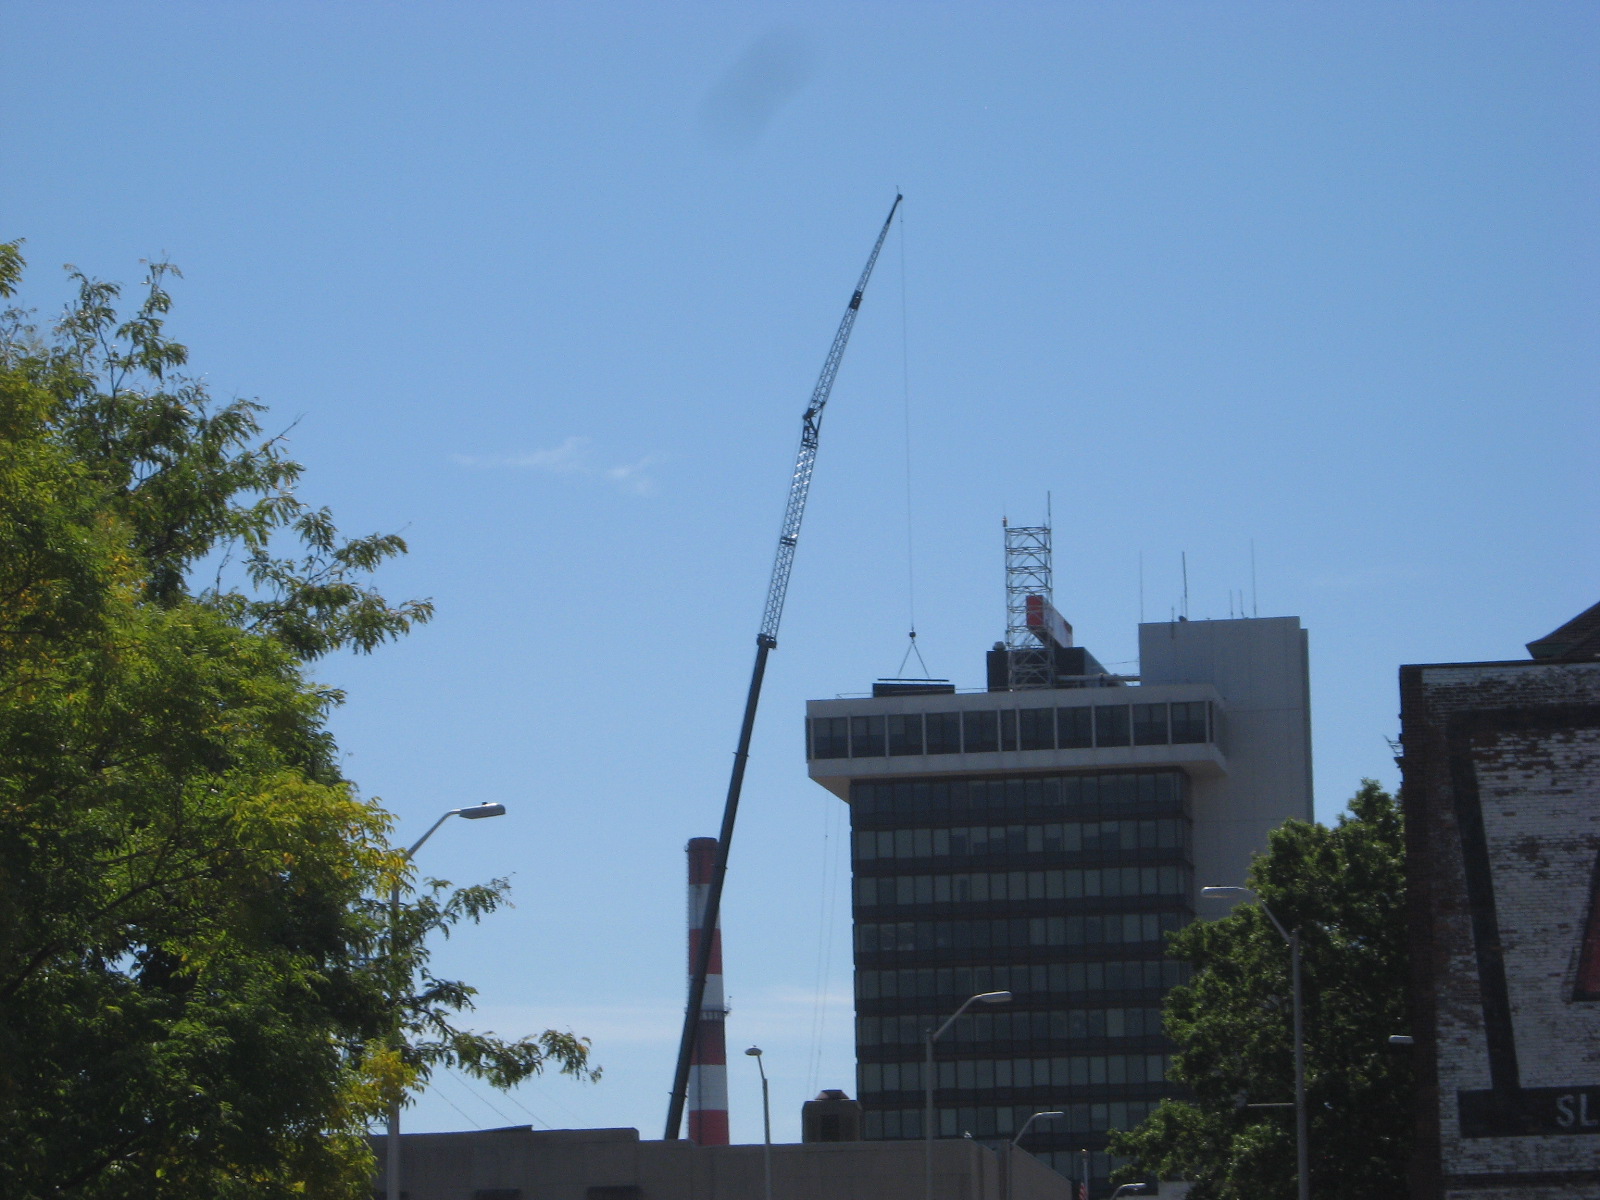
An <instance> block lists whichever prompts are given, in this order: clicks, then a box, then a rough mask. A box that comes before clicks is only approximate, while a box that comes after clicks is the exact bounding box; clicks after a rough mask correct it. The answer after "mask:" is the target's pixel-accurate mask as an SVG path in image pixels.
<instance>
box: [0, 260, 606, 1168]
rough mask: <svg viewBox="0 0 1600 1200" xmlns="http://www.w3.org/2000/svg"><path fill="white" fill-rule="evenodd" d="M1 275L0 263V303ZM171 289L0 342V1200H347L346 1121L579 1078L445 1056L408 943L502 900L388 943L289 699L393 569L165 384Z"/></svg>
mask: <svg viewBox="0 0 1600 1200" xmlns="http://www.w3.org/2000/svg"><path fill="white" fill-rule="evenodd" d="M22 266H23V263H22V258H21V255H20V253H19V248H18V246H17V245H16V244H15V243H12V244H0V296H6V297H9V296H11V295H13V294H14V292H15V289H16V287H17V285H18V282H19V280H20V277H21V271H22ZM172 273H173V272H172V271H171V269H170V268H168V267H165V266H162V265H159V264H158V265H156V266H154V267H152V268H151V270H150V273H149V277H148V279H147V280H146V292H145V295H144V298H143V300H142V302H141V303H140V304H139V306H138V307H137V309H136V310H135V311H134V312H133V314H132V315H131V316H128V317H126V318H125V319H124V318H121V317H119V316H118V314H117V311H116V304H117V300H118V289H117V288H116V287H115V286H114V285H111V284H105V283H100V282H96V281H94V280H91V279H88V278H87V277H84V276H82V275H78V274H74V275H73V279H74V281H75V282H76V284H77V298H76V300H75V302H74V303H73V304H72V305H71V306H70V307H69V309H68V310H67V312H66V314H65V316H64V317H63V318H62V320H61V321H60V322H59V324H58V325H56V327H55V328H54V330H53V332H52V333H51V334H49V335H41V333H40V332H39V331H38V329H36V328H35V327H34V326H32V325H31V324H29V323H28V319H27V314H26V313H24V312H22V311H19V310H16V309H11V310H7V311H6V312H5V313H4V314H3V315H0V1194H3V1195H5V1196H7V1197H16V1198H17V1200H31V1198H33V1197H46V1196H49V1197H69V1196H70V1197H84V1198H86V1200H89V1198H93V1200H100V1198H108V1200H109V1198H113V1197H133V1196H152V1195H161V1196H163V1197H177V1198H187V1197H191V1196H193V1197H207V1198H211V1197H232V1196H240V1197H244V1196H250V1197H274V1196H291V1195H307V1194H310V1195H316V1196H345V1195H348V1196H355V1195H361V1194H363V1193H364V1191H365V1189H366V1186H367V1181H368V1179H369V1178H370V1171H371V1161H370V1154H369V1151H368V1148H367V1144H366V1140H365V1130H366V1126H367V1123H368V1121H369V1120H370V1119H372V1118H373V1117H374V1116H375V1115H377V1114H379V1113H380V1112H382V1111H383V1109H384V1108H385V1107H386V1105H387V1103H388V1102H389V1101H390V1099H391V1098H392V1097H394V1096H395V1095H397V1094H399V1093H400V1092H402V1091H403V1090H404V1089H405V1088H407V1087H409V1086H411V1085H414V1084H415V1083H416V1082H418V1081H419V1080H420V1079H422V1078H424V1077H425V1076H426V1074H427V1072H428V1071H429V1070H430V1069H431V1068H432V1067H433V1066H434V1065H436V1064H438V1063H440V1062H449V1063H454V1064H458V1065H460V1066H461V1067H462V1068H463V1069H465V1070H468V1071H469V1072H473V1073H475V1074H478V1075H480V1076H482V1077H484V1078H486V1079H488V1080H489V1081H490V1082H492V1083H495V1084H497V1085H500V1086H506V1085H509V1084H511V1083H514V1082H516V1081H517V1080H519V1079H522V1078H525V1077H527V1076H528V1075H530V1074H533V1073H535V1072H538V1071H540V1070H542V1069H544V1068H545V1067H546V1066H547V1065H551V1066H556V1067H559V1069H561V1070H562V1071H565V1072H568V1073H571V1074H576V1075H590V1074H592V1072H590V1071H589V1069H588V1067H587V1043H585V1042H584V1041H582V1040H581V1039H578V1038H575V1037H573V1036H572V1035H570V1034H560V1033H555V1032H553V1031H552V1032H547V1033H545V1034H543V1035H540V1036H539V1037H535V1038H527V1039H523V1040H521V1041H516V1042H509V1043H508V1042H505V1041H502V1040H500V1039H497V1038H495V1037H493V1036H492V1035H482V1034H474V1033H470V1032H466V1031H462V1030H459V1029H457V1028H456V1027H455V1026H454V1025H453V1024H452V1023H451V1014H452V1013H455V1012H459V1011H460V1010H462V1009H464V1008H469V1007H470V1005H471V996H472V989H471V988H469V987H467V986H466V985H465V984H461V983H459V982H453V981H445V980H439V979H437V978H435V977H433V976H432V974H431V973H430V972H429V970H428V966H427V950H426V945H425V942H424V935H425V934H426V933H427V932H429V931H431V930H436V929H444V930H446V931H447V930H448V927H449V926H450V925H451V924H453V923H455V922H457V921H460V920H464V919H465V920H476V919H478V918H479V917H481V916H482V915H484V914H486V913H488V912H490V911H492V910H493V909H494V908H495V907H496V906H497V905H498V904H500V903H502V902H503V901H504V895H505V887H504V883H503V881H496V882H495V883H493V884H489V885H485V886H481V887H477V888H467V889H462V890H461V891H458V892H453V893H452V892H451V891H450V890H449V889H448V887H447V886H446V885H442V884H431V885H430V886H429V887H428V888H426V889H425V890H424V892H423V893H422V894H421V895H420V896H418V897H416V898H414V899H411V900H409V901H407V902H404V903H402V904H400V905H399V906H398V908H397V909H396V910H393V911H391V908H390V905H389V903H388V899H387V897H388V896H389V893H390V889H391V887H393V886H395V885H396V884H397V883H402V884H403V883H405V882H406V881H407V869H408V868H407V864H406V862H405V860H404V856H403V855H402V854H400V853H398V852H397V851H396V850H395V849H394V848H393V847H391V846H390V844H389V842H388V840H387V834H388V831H389V817H388V815H387V814H386V813H385V812H384V811H383V810H382V808H381V807H379V806H378V805H377V804H376V803H375V802H373V801H371V800H367V799H363V798H362V797H361V796H360V795H359V794H358V793H357V791H356V789H355V788H354V786H353V785H352V784H351V783H350V782H349V781H347V780H345V779H344V778H343V777H342V776H341V774H340V772H339V770H338V766H337V763H336V758H335V748H334V745H333V742H332V739H331V737H330V735H329V733H328V731H327V728H326V720H327V716H328V713H329V710H330V708H331V707H332V706H334V705H335V704H337V703H338V701H339V699H340V696H339V694H338V693H337V692H335V691H332V690H330V689H327V688H322V687H319V686H317V685H316V684H315V683H314V682H312V681H311V680H310V679H309V678H308V676H307V674H306V668H307V665H308V664H309V663H310V662H311V661H313V660H315V659H316V658H318V657H319V656H321V655H324V654H327V653H329V652H331V651H334V650H337V649H340V648H351V649H354V650H357V651H361V652H365V651H370V650H372V649H374V648H375V647H376V646H378V645H379V644H381V643H383V642H385V641H387V640H390V639H392V638H395V637H397V636H399V635H401V634H403V633H405V632H406V631H407V630H408V629H409V628H410V627H411V626H412V625H414V624H417V623H419V622H423V621H426V620H427V619H428V617H429V616H430V615H431V608H430V606H429V605H428V604H427V602H425V601H416V602H409V603H404V604H398V605H390V604H389V603H388V602H387V601H385V600H384V598H383V597H382V596H381V595H380V594H379V593H378V592H377V591H375V590H374V589H373V588H372V587H371V586H370V584H369V583H368V577H369V575H370V573H371V572H372V571H373V570H374V569H375V568H376V567H378V566H379V565H380V564H381V563H382V562H383V561H384V560H385V559H387V558H389V557H392V556H393V555H396V554H399V553H403V552H404V550H405V546H404V543H403V542H402V541H401V540H400V539H399V538H398V537H395V536H393V535H383V534H380V535H372V536H369V537H360V538H343V537H341V536H340V535H339V533H338V531H337V529H336V528H335V527H334V524H333V522H332V520H331V518H330V516H329V514H328V513H327V512H326V511H325V510H322V509H313V508H310V507H308V506H306V505H304V504H303V503H302V502H301V501H300V500H299V499H298V498H297V496H296V494H295V485H296V483H297V481H298V479H299V476H300V467H299V465H298V464H297V463H295V462H294V461H293V460H291V459H290V458H288V457H287V455H286V453H285V451H284V447H283V442H282V440H281V439H280V438H272V437H264V436H263V435H262V430H261V426H260V420H259V418H260V413H261V412H262V409H261V407H260V406H259V405H258V404H256V403H254V402H252V401H244V400H235V401H233V402H230V403H226V404H217V403H215V402H213V401H212V399H211V398H210V397H209V395H208V394H207V392H206V389H205V387H204V386H203V384H201V383H200V382H198V381H196V380H194V379H191V378H188V377H186V376H184V375H183V374H182V373H181V368H182V367H183V365H184V363H185V360H186V358H187V353H186V351H185V350H184V348H183V347H182V346H181V345H179V344H178V343H176V342H174V341H171V340H170V339H169V338H168V337H167V336H166V334H165V332H164V328H163V326H164V318H165V315H166V313H167V311H168V308H169V306H170V300H169V297H168V295H167V292H166V290H165V280H166V278H167V277H168V276H170V275H171V274H172ZM285 542H287V543H288V544H289V548H288V550H287V551H285V550H284V549H282V545H283V543H285ZM229 564H235V565H236V566H237V567H238V569H237V570H235V569H232V568H231V567H230V565H229ZM201 568H205V569H207V571H208V572H209V573H210V574H211V575H212V576H213V578H212V579H211V581H210V582H209V583H208V584H207V585H205V586H199V587H197V586H195V585H194V584H193V582H192V581H193V579H194V577H195V576H196V574H197V573H198V572H199V570H200V569H201ZM417 978H420V980H421V983H420V985H417V986H414V985H413V980H414V979H417ZM397 1033H398V1036H397Z"/></svg>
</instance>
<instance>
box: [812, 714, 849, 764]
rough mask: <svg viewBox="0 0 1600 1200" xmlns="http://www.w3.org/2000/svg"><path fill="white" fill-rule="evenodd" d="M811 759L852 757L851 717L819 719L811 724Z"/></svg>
mask: <svg viewBox="0 0 1600 1200" xmlns="http://www.w3.org/2000/svg"><path fill="white" fill-rule="evenodd" d="M811 757H812V758H849V757H850V718H849V717H817V718H815V719H814V720H813V721H812V722H811Z"/></svg>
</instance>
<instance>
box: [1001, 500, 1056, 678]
mask: <svg viewBox="0 0 1600 1200" xmlns="http://www.w3.org/2000/svg"><path fill="white" fill-rule="evenodd" d="M1000 524H1001V526H1002V527H1003V528H1004V529H1005V532H1006V687H1008V688H1009V689H1010V690H1011V691H1013V692H1020V691H1025V690H1028V689H1031V688H1048V687H1050V686H1051V685H1052V684H1053V683H1054V682H1055V658H1054V655H1053V653H1052V652H1051V650H1050V647H1049V646H1046V645H1043V644H1041V643H1040V641H1039V638H1038V636H1037V633H1036V632H1035V631H1036V629H1037V627H1038V617H1037V615H1036V616H1035V618H1034V620H1033V621H1032V622H1030V621H1029V619H1028V611H1029V608H1030V604H1029V598H1030V597H1039V598H1040V599H1036V600H1033V602H1032V605H1031V607H1032V608H1033V610H1034V612H1035V614H1037V613H1038V612H1039V611H1040V608H1041V604H1042V605H1043V606H1044V607H1045V608H1048V607H1052V606H1053V605H1054V603H1055V599H1054V595H1053V591H1052V588H1051V580H1050V574H1051V572H1050V502H1049V500H1048V499H1047V500H1046V501H1045V523H1044V524H1043V525H1013V524H1011V523H1010V522H1009V521H1007V520H1005V519H1004V518H1001V521H1000Z"/></svg>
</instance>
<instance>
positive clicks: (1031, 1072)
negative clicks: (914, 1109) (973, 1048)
mask: <svg viewBox="0 0 1600 1200" xmlns="http://www.w3.org/2000/svg"><path fill="white" fill-rule="evenodd" d="M1171 1066H1172V1056H1171V1055H1168V1054H1077V1055H1069V1056H1067V1057H1064V1058H963V1059H960V1060H957V1061H954V1062H951V1061H945V1062H941V1063H936V1064H935V1071H936V1078H935V1081H934V1087H935V1089H939V1088H944V1089H951V1088H956V1089H961V1090H964V1091H973V1090H978V1091H989V1090H991V1089H993V1088H1062V1089H1066V1088H1074V1087H1095V1086H1101V1085H1110V1084H1124V1083H1160V1082H1161V1081H1162V1080H1164V1079H1165V1078H1166V1077H1167V1071H1168V1069H1169V1068H1170V1067H1171ZM922 1071H923V1064H922V1063H921V1062H920V1061H912V1062H886V1063H873V1062H868V1063H862V1064H860V1066H858V1067H857V1068H856V1078H857V1082H858V1088H859V1091H860V1093H861V1096H862V1098H863V1100H864V1101H866V1102H867V1103H870V1102H871V1101H867V1100H866V1098H867V1097H868V1096H870V1095H872V1094H873V1093H877V1092H920V1091H922V1090H923V1088H924V1087H925V1086H926V1084H924V1082H923V1078H922Z"/></svg>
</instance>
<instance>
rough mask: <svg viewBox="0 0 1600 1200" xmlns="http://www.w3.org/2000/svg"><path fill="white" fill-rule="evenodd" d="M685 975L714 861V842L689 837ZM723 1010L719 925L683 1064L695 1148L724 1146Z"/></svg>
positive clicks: (692, 961) (725, 1070) (725, 1073)
mask: <svg viewBox="0 0 1600 1200" xmlns="http://www.w3.org/2000/svg"><path fill="white" fill-rule="evenodd" d="M688 851H689V974H690V978H691V982H692V980H693V976H694V966H695V959H696V957H697V956H698V955H699V953H700V929H701V926H702V925H703V924H704V922H705V919H706V892H707V891H708V890H709V889H710V886H711V870H712V866H713V864H714V863H715V861H716V857H717V839H716V838H708V837H702V838H690V839H689V845H688ZM727 1015H728V1007H727V1005H726V1004H725V1003H724V1002H723V998H722V924H721V922H720V921H719V922H718V923H717V927H716V929H715V930H713V931H712V934H711V966H710V968H709V969H708V970H707V972H706V992H705V1000H704V1001H703V1002H702V1004H701V1006H700V1024H699V1027H698V1028H697V1029H696V1030H695V1035H694V1057H693V1058H691V1059H690V1060H689V1140H690V1141H691V1142H693V1143H694V1144H695V1145H697V1146H726V1145H727V1144H728V1043H727V1037H726V1035H725V1034H724V1032H723V1026H724V1024H725V1019H726V1017H727Z"/></svg>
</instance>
